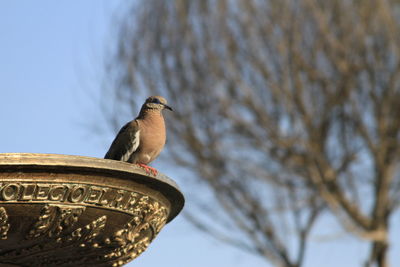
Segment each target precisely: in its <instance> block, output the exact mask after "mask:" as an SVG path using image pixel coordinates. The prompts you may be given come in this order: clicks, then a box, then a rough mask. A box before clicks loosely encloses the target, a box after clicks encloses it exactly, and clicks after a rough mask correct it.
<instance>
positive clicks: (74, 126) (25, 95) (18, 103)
mask: <svg viewBox="0 0 400 267" xmlns="http://www.w3.org/2000/svg"><path fill="white" fill-rule="evenodd" d="M122 2H123V1H121V0H118V1H116V0H114V1H109V0H85V1H78V0H59V1H51V0H38V1H28V0H15V1H6V0H0V47H1V49H0V82H1V83H0V84H1V85H0V122H1V125H2V126H1V128H0V153H4V152H35V153H58V154H70V155H83V156H92V157H103V155H104V153H105V151H106V150H107V148H108V146H109V144H110V142H111V141H112V139H113V134H112V133H105V134H102V135H98V136H97V135H96V134H94V133H93V132H91V131H90V130H89V128H90V125H91V124H92V123H94V122H96V121H98V122H101V121H102V120H101V114H100V112H99V110H98V106H96V100H97V99H98V96H99V92H100V90H99V88H100V87H101V80H102V78H103V77H102V75H103V74H102V71H101V70H102V67H103V63H104V57H105V55H106V53H107V51H108V49H109V47H110V46H111V45H112V43H113V42H114V36H113V31H114V30H115V28H113V27H115V25H116V24H115V19H114V17H113V16H114V15H115V12H116V11H117V10H121V8H123V7H124V6H123V4H122ZM126 2H127V1H126ZM174 108H179V107H174ZM162 172H164V173H165V174H167V175H168V176H170V177H172V178H174V173H173V170H162ZM178 183H179V180H178ZM183 191H184V192H185V194H186V197H187V199H189V200H190V194H189V193H188V192H189V191H190V188H183ZM186 208H190V205H188V206H186ZM327 229H328V230H331V229H337V230H334V235H333V236H329V238H330V241H331V242H322V241H320V240H321V239H323V238H325V239H326V238H327V237H328V236H327V235H325V234H324V233H326V232H329V231H328V230H327ZM343 236H346V235H345V234H343V230H341V229H340V228H338V227H337V225H336V223H335V222H334V221H331V220H325V221H324V222H321V223H320V224H319V226H318V230H317V231H316V233H315V234H313V235H312V243H311V246H312V248H313V251H314V252H315V253H314V254H313V256H312V257H311V256H310V257H307V258H306V263H307V264H306V266H307V267H308V266H311V267H313V266H316V267H318V266H332V267H333V266H343V267H346V266H349V267H351V266H360V265H361V261H360V260H361V259H364V257H363V255H365V253H366V246H365V245H361V244H360V242H358V241H357V240H355V239H352V238H348V237H343ZM321 237H323V238H321ZM394 254H397V255H398V253H392V255H393V256H392V258H393V260H392V263H393V264H395V262H394V260H395V259H394ZM360 255H361V256H360ZM397 262H398V260H397ZM161 265H162V266H164V267H204V266H208V267H244V266H269V265H267V264H266V263H265V261H263V260H261V259H259V258H258V257H255V256H252V255H249V254H246V253H243V252H241V251H239V250H237V249H234V248H230V247H227V246H225V245H222V244H221V243H218V242H217V241H215V240H213V239H212V238H210V237H208V236H206V235H204V234H203V233H201V232H198V231H196V230H195V229H194V228H193V227H192V226H191V225H189V224H188V223H187V222H185V220H184V219H183V218H182V216H181V217H179V216H178V218H177V219H175V220H174V221H172V222H171V223H170V224H168V225H167V226H166V227H165V228H164V229H163V230H162V231H161V233H160V234H159V236H158V237H157V238H156V240H155V241H154V242H153V243H152V244H151V245H150V248H149V249H148V250H147V251H146V252H144V253H143V254H142V255H141V256H140V257H139V258H138V259H136V260H135V261H133V262H132V263H130V264H129V265H128V266H138V267H154V266H161Z"/></svg>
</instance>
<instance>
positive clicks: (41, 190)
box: [36, 184, 50, 200]
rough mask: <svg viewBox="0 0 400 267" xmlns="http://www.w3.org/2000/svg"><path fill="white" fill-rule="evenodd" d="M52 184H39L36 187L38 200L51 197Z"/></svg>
mask: <svg viewBox="0 0 400 267" xmlns="http://www.w3.org/2000/svg"><path fill="white" fill-rule="evenodd" d="M49 192H50V185H46V184H43V185H39V186H37V188H36V200H47V199H48V198H49Z"/></svg>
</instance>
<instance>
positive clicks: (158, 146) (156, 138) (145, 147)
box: [138, 116, 166, 164]
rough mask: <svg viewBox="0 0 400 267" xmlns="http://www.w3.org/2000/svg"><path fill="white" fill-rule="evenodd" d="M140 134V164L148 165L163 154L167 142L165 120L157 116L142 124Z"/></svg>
mask: <svg viewBox="0 0 400 267" xmlns="http://www.w3.org/2000/svg"><path fill="white" fill-rule="evenodd" d="M142 123H143V126H142V127H141V134H140V150H141V151H140V158H139V159H138V162H140V163H143V164H147V163H149V162H151V161H152V160H154V159H155V158H156V157H157V156H158V155H159V154H160V152H161V150H162V149H163V147H164V145H165V141H166V130H165V123H164V118H163V117H162V116H157V117H155V118H150V119H147V120H146V121H144V122H142Z"/></svg>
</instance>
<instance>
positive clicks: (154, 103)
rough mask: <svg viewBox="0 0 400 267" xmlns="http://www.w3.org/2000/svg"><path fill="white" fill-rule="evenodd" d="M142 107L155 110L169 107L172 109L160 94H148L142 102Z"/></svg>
mask: <svg viewBox="0 0 400 267" xmlns="http://www.w3.org/2000/svg"><path fill="white" fill-rule="evenodd" d="M142 108H144V109H155V110H160V111H161V110H163V109H169V110H171V111H172V108H171V107H170V106H168V105H167V100H166V99H165V98H164V97H162V96H150V97H149V98H147V99H146V102H144V104H143V107H142Z"/></svg>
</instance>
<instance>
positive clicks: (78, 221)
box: [0, 182, 169, 266]
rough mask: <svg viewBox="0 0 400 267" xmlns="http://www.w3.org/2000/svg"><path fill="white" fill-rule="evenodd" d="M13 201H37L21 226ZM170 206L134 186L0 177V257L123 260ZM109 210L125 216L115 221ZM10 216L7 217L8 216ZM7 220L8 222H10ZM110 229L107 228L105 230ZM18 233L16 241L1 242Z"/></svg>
mask: <svg viewBox="0 0 400 267" xmlns="http://www.w3.org/2000/svg"><path fill="white" fill-rule="evenodd" d="M18 203H20V204H21V203H22V204H24V203H25V204H26V203H28V204H29V205H32V206H35V205H36V206H37V205H39V207H40V208H39V209H36V210H38V212H37V213H35V214H33V215H31V221H30V223H29V224H27V226H26V227H24V226H23V224H22V222H21V224H20V225H19V221H18V220H17V219H14V220H12V221H11V220H10V218H12V213H10V212H9V214H7V212H6V209H7V211H8V209H10V210H11V209H13V205H16V204H18ZM168 212H169V210H168V209H167V207H165V206H164V205H162V204H161V203H160V202H159V201H157V200H155V199H153V198H151V197H149V196H148V195H144V194H142V193H139V192H132V191H128V190H121V189H118V188H110V187H105V186H103V187H100V186H92V185H86V184H64V183H63V184H56V183H37V182H36V183H34V182H31V183H29V182H25V183H15V182H12V183H11V182H10V183H1V184H0V238H1V239H2V240H4V241H1V240H0V262H1V263H10V264H19V265H20V266H88V265H89V266H122V265H124V264H126V263H127V262H129V261H131V260H132V259H134V258H135V257H137V256H138V255H139V254H140V253H142V252H143V251H144V250H145V249H146V248H147V246H148V245H149V244H150V242H151V241H152V240H153V239H154V238H155V236H156V235H157V234H158V232H159V231H160V230H161V228H162V227H163V226H164V224H165V223H166V220H167V217H168ZM113 214H118V216H120V217H119V218H126V219H124V220H125V223H121V224H120V226H118V225H117V224H116V222H115V220H114V218H113V217H114V216H113ZM9 217H10V218H9ZM10 221H11V222H10ZM110 229H111V230H110ZM21 235H22V236H23V237H22V238H21V241H20V242H18V243H17V244H16V245H15V247H11V246H10V245H9V244H6V243H4V245H2V242H6V241H7V240H8V239H11V238H14V239H16V238H18V237H19V236H21Z"/></svg>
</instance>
